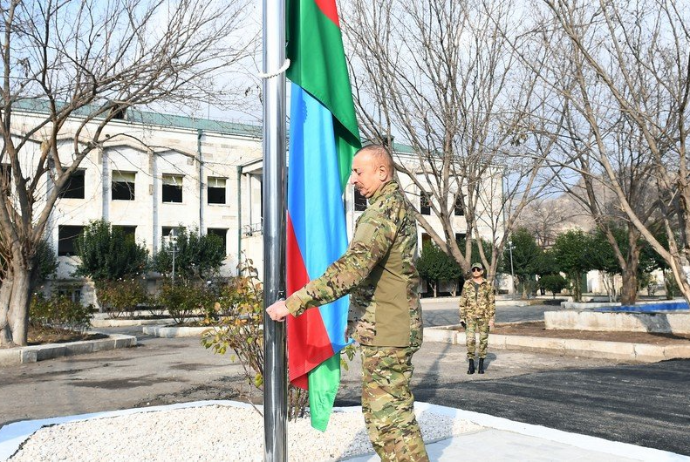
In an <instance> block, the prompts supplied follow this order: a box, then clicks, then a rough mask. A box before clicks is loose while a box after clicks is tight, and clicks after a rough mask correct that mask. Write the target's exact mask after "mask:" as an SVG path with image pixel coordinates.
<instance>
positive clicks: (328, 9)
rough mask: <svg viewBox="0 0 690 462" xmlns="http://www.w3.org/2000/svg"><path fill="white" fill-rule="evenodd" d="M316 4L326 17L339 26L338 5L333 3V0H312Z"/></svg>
mask: <svg viewBox="0 0 690 462" xmlns="http://www.w3.org/2000/svg"><path fill="white" fill-rule="evenodd" d="M314 1H315V2H316V6H318V7H319V9H320V10H321V12H322V13H323V14H325V15H326V16H328V18H329V19H330V20H331V21H333V22H334V23H335V25H336V26H338V27H340V20H339V19H338V7H337V6H336V5H335V0H314Z"/></svg>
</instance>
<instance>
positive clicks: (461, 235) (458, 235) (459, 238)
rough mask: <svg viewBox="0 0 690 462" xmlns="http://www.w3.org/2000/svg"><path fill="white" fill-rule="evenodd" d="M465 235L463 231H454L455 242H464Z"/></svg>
mask: <svg viewBox="0 0 690 462" xmlns="http://www.w3.org/2000/svg"><path fill="white" fill-rule="evenodd" d="M466 237H467V234H465V233H455V242H457V243H460V242H465V238H466Z"/></svg>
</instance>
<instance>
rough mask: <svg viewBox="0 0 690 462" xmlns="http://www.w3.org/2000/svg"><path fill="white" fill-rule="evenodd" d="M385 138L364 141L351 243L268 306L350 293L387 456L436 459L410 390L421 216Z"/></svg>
mask: <svg viewBox="0 0 690 462" xmlns="http://www.w3.org/2000/svg"><path fill="white" fill-rule="evenodd" d="M393 176H394V166H393V159H392V158H391V156H390V154H389V153H388V151H387V150H386V148H384V147H383V146H377V145H372V146H367V147H365V148H362V149H361V150H360V151H359V152H358V153H357V155H356V156H355V158H354V161H353V164H352V177H351V179H350V182H351V183H352V184H353V185H354V186H355V188H357V189H358V190H359V192H360V193H361V194H362V195H363V196H364V197H366V198H367V199H368V201H369V206H368V207H367V209H366V210H365V211H364V213H363V214H362V215H361V216H360V217H359V219H358V220H357V225H356V227H355V235H354V237H353V239H352V242H351V243H350V245H349V247H348V249H347V251H346V252H345V254H343V256H342V257H340V258H339V259H338V260H337V261H335V262H334V263H333V264H331V265H330V266H329V267H328V268H327V269H326V272H325V273H324V274H323V275H322V276H321V277H319V278H317V279H314V280H313V281H311V282H309V283H308V284H307V285H306V286H304V287H303V288H302V289H300V290H298V291H297V292H295V293H294V294H292V295H291V296H290V297H289V298H288V299H287V300H285V301H277V302H276V303H274V304H273V305H271V306H270V307H268V308H267V309H266V312H267V313H268V315H269V316H270V317H271V319H273V320H274V321H282V320H283V319H284V318H285V316H287V315H288V314H290V315H293V316H299V315H300V314H301V313H303V312H304V311H305V310H307V309H309V308H312V307H317V306H321V305H325V304H327V303H330V302H332V301H335V300H337V299H338V298H340V297H342V296H344V295H347V294H350V295H351V297H350V310H349V314H348V329H347V330H348V332H347V335H348V336H349V337H352V338H353V339H355V340H356V341H357V342H358V343H359V345H360V349H361V355H362V413H363V414H364V421H365V423H366V427H367V431H368V433H369V439H370V440H371V443H372V445H373V446H374V449H375V450H376V453H377V454H378V455H379V457H381V460H383V461H428V460H429V457H428V455H427V453H426V448H425V446H424V441H423V440H422V435H421V431H420V429H419V425H418V423H417V419H416V418H415V415H414V396H413V395H412V392H411V391H410V380H411V378H412V372H413V369H414V368H413V366H412V356H413V355H414V353H415V352H416V351H417V350H419V348H420V347H421V345H422V312H421V305H420V302H419V295H418V293H417V290H418V286H419V274H418V273H417V269H416V266H415V260H416V255H417V224H416V222H415V217H414V213H413V211H412V210H411V209H410V208H409V205H408V203H407V202H406V200H405V197H404V196H403V192H402V191H401V190H400V186H399V185H398V183H397V181H395V180H394V178H393Z"/></svg>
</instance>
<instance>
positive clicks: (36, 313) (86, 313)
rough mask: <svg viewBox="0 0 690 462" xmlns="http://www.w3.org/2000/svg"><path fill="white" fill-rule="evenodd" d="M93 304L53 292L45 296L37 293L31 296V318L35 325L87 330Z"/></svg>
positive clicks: (89, 324) (93, 310)
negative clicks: (83, 303) (47, 296)
mask: <svg viewBox="0 0 690 462" xmlns="http://www.w3.org/2000/svg"><path fill="white" fill-rule="evenodd" d="M95 311H96V310H95V309H94V307H93V305H89V306H82V304H81V303H79V302H74V301H72V299H71V298H69V297H66V296H64V295H57V294H53V295H52V296H51V297H50V298H45V297H44V296H43V294H40V293H37V294H34V296H33V297H32V298H31V306H30V307H29V319H30V320H31V321H30V322H31V324H32V325H35V326H50V327H63V328H66V329H70V330H78V331H85V330H87V329H88V328H89V327H90V326H91V315H92V314H93V313H94V312H95Z"/></svg>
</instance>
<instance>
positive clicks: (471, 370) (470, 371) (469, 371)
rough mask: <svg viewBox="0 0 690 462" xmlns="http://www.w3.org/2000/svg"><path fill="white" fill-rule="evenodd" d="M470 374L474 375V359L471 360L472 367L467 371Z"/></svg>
mask: <svg viewBox="0 0 690 462" xmlns="http://www.w3.org/2000/svg"><path fill="white" fill-rule="evenodd" d="M467 373H468V374H474V359H470V367H469V369H467Z"/></svg>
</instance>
